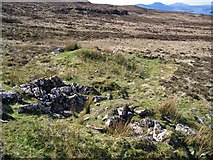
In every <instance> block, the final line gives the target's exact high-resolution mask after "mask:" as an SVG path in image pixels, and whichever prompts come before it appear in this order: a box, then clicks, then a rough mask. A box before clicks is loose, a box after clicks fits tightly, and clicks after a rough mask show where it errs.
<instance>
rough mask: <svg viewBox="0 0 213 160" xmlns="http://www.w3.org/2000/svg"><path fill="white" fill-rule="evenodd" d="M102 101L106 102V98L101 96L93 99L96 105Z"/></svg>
mask: <svg viewBox="0 0 213 160" xmlns="http://www.w3.org/2000/svg"><path fill="white" fill-rule="evenodd" d="M104 100H107V98H106V97H102V96H94V97H93V101H94V103H98V102H101V101H104Z"/></svg>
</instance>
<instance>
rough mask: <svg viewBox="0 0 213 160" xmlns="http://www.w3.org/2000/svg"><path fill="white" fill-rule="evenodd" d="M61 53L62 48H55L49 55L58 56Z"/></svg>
mask: <svg viewBox="0 0 213 160" xmlns="http://www.w3.org/2000/svg"><path fill="white" fill-rule="evenodd" d="M63 52H64V49H63V48H57V49H55V50H54V51H52V52H51V53H52V54H55V55H58V54H60V53H63Z"/></svg>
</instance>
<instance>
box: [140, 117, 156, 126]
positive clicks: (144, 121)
mask: <svg viewBox="0 0 213 160" xmlns="http://www.w3.org/2000/svg"><path fill="white" fill-rule="evenodd" d="M140 126H141V127H147V128H150V127H154V121H153V120H152V119H150V118H144V119H142V120H141V121H140Z"/></svg>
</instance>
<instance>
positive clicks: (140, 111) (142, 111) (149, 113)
mask: <svg viewBox="0 0 213 160" xmlns="http://www.w3.org/2000/svg"><path fill="white" fill-rule="evenodd" d="M134 112H135V113H136V114H138V115H139V116H140V117H147V116H153V115H154V112H152V111H151V110H148V109H135V110H134Z"/></svg>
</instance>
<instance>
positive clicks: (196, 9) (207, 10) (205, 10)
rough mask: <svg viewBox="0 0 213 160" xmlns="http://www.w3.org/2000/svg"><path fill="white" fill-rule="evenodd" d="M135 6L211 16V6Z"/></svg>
mask: <svg viewBox="0 0 213 160" xmlns="http://www.w3.org/2000/svg"><path fill="white" fill-rule="evenodd" d="M137 6H140V7H144V8H150V9H157V10H164V11H180V12H190V13H196V14H208V15H210V14H211V5H188V4H184V3H174V4H171V5H166V4H163V3H160V2H156V3H153V4H150V5H144V4H138V5H137Z"/></svg>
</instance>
